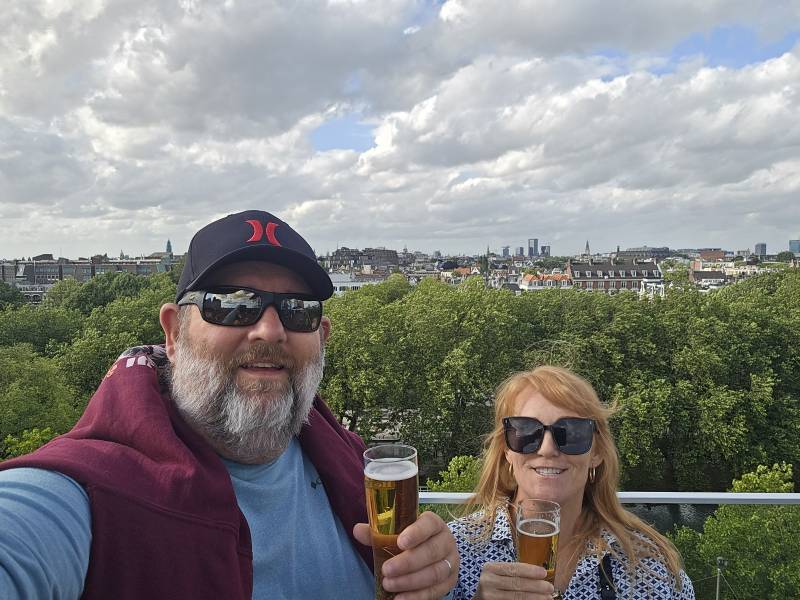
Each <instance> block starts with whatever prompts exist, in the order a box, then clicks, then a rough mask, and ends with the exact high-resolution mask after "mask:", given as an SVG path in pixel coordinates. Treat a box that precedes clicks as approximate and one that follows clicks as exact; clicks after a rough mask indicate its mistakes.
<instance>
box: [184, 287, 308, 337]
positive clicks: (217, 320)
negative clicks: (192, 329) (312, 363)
mask: <svg viewBox="0 0 800 600" xmlns="http://www.w3.org/2000/svg"><path fill="white" fill-rule="evenodd" d="M186 304H194V305H196V306H197V307H198V308H199V309H200V316H202V317H203V320H204V321H206V322H207V323H213V324H214V325H226V326H231V327H247V326H248V325H253V324H254V323H256V322H258V320H259V319H260V318H261V315H263V314H264V311H265V310H267V307H269V306H274V307H275V310H276V311H278V317H279V318H280V320H281V323H282V324H283V326H284V328H286V329H288V330H289V331H299V332H304V333H308V332H311V331H316V330H317V329H318V328H319V324H320V322H322V301H321V300H317V299H316V298H314V297H313V296H310V295H308V294H278V293H275V292H264V291H261V290H254V289H251V288H240V287H217V288H214V289H213V290H197V291H193V292H186V294H185V295H184V296H183V297H182V298H181V299H180V300H179V301H178V305H179V306H184V305H186Z"/></svg>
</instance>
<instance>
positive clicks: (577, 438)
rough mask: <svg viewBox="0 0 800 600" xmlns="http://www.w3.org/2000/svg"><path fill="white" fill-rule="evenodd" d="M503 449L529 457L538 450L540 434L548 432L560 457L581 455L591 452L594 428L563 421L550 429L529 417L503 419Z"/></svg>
mask: <svg viewBox="0 0 800 600" xmlns="http://www.w3.org/2000/svg"><path fill="white" fill-rule="evenodd" d="M503 429H504V430H505V434H506V446H508V449H509V450H512V451H514V452H519V453H520V454H532V453H533V452H536V451H537V450H539V448H541V447H542V441H543V440H544V432H545V431H547V430H550V433H551V434H552V435H553V440H554V441H555V443H556V446H558V449H559V450H560V451H561V452H563V453H564V454H585V453H587V452H588V451H589V450H591V449H592V440H593V438H594V432H595V431H597V426H596V425H595V422H594V421H593V420H592V419H582V418H580V417H564V418H563V419H559V420H558V421H556V422H555V423H553V424H552V425H545V424H544V423H542V422H541V421H540V420H539V419H534V418H533V417H506V418H505V419H503Z"/></svg>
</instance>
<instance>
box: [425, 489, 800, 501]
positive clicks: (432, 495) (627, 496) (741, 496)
mask: <svg viewBox="0 0 800 600" xmlns="http://www.w3.org/2000/svg"><path fill="white" fill-rule="evenodd" d="M471 495H472V494H468V493H464V492H427V491H424V492H420V493H419V501H420V504H463V503H464V502H466V501H467V499H468V498H469V497H470V496H471ZM617 496H619V500H620V502H622V503H623V504H800V494H766V493H732V492H617Z"/></svg>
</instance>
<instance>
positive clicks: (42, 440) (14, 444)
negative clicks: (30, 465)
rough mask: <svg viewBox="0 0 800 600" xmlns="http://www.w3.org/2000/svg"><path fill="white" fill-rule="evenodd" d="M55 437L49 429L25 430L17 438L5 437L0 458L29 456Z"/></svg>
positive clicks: (0, 448)
mask: <svg viewBox="0 0 800 600" xmlns="http://www.w3.org/2000/svg"><path fill="white" fill-rule="evenodd" d="M55 436H56V433H55V432H54V431H53V430H52V429H50V428H49V427H45V428H44V429H38V428H36V427H34V428H33V429H26V430H25V431H23V432H22V433H21V434H19V435H18V436H14V435H7V436H6V438H5V439H4V440H3V443H2V446H1V447H0V458H4V459H7V458H14V457H15V456H22V455H23V454H29V453H31V452H33V451H34V450H36V449H37V448H39V447H40V446H43V445H44V444H46V443H47V442H49V441H50V440H52V439H53V438H54V437H55Z"/></svg>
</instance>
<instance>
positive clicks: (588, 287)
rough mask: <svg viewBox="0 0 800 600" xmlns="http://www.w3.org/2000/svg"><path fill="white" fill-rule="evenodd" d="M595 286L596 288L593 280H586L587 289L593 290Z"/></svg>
mask: <svg viewBox="0 0 800 600" xmlns="http://www.w3.org/2000/svg"><path fill="white" fill-rule="evenodd" d="M593 288H594V283H592V282H591V281H587V282H586V289H587V290H591V289H593Z"/></svg>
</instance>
